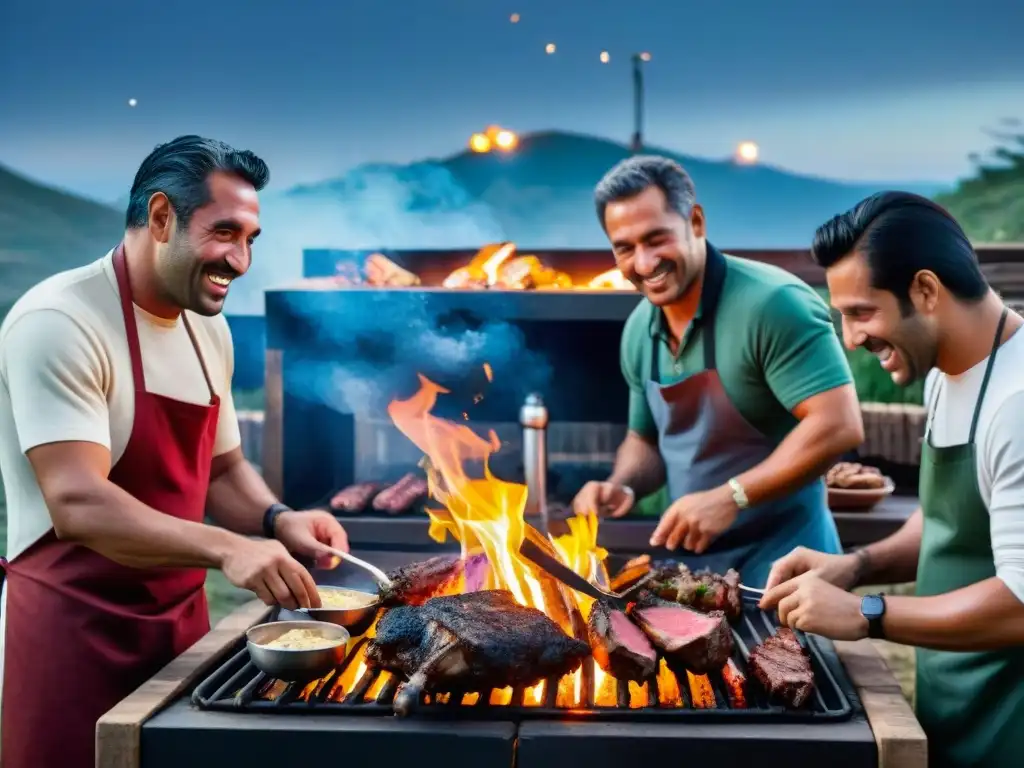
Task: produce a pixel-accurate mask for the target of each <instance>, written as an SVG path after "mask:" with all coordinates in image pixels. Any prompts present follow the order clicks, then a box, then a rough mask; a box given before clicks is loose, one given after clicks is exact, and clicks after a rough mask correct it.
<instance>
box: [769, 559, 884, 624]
mask: <svg viewBox="0 0 1024 768" xmlns="http://www.w3.org/2000/svg"><path fill="white" fill-rule="evenodd" d="M760 605H761V608H762V609H764V610H768V609H770V608H773V607H775V606H778V613H779V623H780V624H784V625H785V626H787V627H791V628H793V629H799V630H800V631H801V632H811V633H813V634H815V635H822V636H824V637H828V638H830V639H832V640H860V639H861V638H864V637H867V636H868V620H867V619H865V618H864V616H863V615H862V614H861V612H860V598H859V597H857V595H854V594H852V593H850V592H847V591H845V590H843V589H840V588H839V587H837V586H835V585H834V584H830V583H829V582H827V581H825V580H824V579H823V578H821V577H820V576H818V575H817V574H816V573H815V572H813V571H809V572H807V573H805V574H803V575H802V576H797V577H796V578H795V579H790V580H789V581H787V582H786V583H784V584H780V585H779V586H777V587H775V588H774V589H772V590H769V591H768V592H766V593H765V595H764V597H763V598H762V599H761V603H760Z"/></svg>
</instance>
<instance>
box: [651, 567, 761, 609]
mask: <svg viewBox="0 0 1024 768" xmlns="http://www.w3.org/2000/svg"><path fill="white" fill-rule="evenodd" d="M652 573H653V574H654V575H653V576H652V577H651V578H650V579H646V580H644V581H643V586H644V588H646V589H649V590H651V591H652V592H654V593H655V594H656V595H657V596H658V597H660V598H662V599H663V600H671V601H672V602H676V603H679V604H680V605H685V606H688V607H690V608H693V609H695V610H698V611H703V612H704V613H710V612H711V611H723V612H724V613H725V615H726V616H728V617H729V619H730V620H733V621H735V620H736V619H738V618H739V617H740V616H741V615H742V614H743V601H742V598H741V595H740V575H739V573H737V572H736V571H735V570H733V569H732V568H730V569H729V570H728V571H726V573H725V575H724V576H722V575H720V574H717V573H713V572H712V571H710V570H707V569H705V570H703V571H697V572H696V573H693V572H691V571H690V569H689V568H687V567H686V566H685V565H683V564H682V563H678V564H676V563H672V564H670V565H662V566H659V567H657V568H656V569H655V570H654V571H652Z"/></svg>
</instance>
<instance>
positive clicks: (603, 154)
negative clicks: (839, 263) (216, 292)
mask: <svg viewBox="0 0 1024 768" xmlns="http://www.w3.org/2000/svg"><path fill="white" fill-rule="evenodd" d="M648 152H650V153H652V154H663V155H668V156H670V157H673V158H674V159H676V160H678V161H679V162H680V163H681V164H682V165H683V167H685V168H686V169H687V170H688V171H689V172H690V174H691V175H692V176H693V179H694V183H695V184H696V186H697V197H698V199H699V200H700V202H701V203H702V204H703V205H704V208H705V210H706V212H707V214H708V220H709V225H710V227H711V234H712V237H713V238H714V239H715V240H716V241H717V242H718V243H719V244H721V245H722V246H725V247H797V246H804V245H806V244H807V243H808V242H809V240H810V237H811V234H812V233H813V231H814V228H815V227H816V226H818V225H819V224H821V223H822V222H824V221H825V220H826V219H828V218H829V217H831V216H832V215H834V214H835V213H838V212H839V211H842V210H845V209H847V208H849V207H850V206H852V205H853V204H854V203H856V202H857V201H858V200H860V199H862V198H863V197H866V196H867V195H869V194H871V193H873V192H876V191H878V190H879V189H881V188H883V186H886V185H880V184H846V183H841V182H835V181H830V180H827V179H820V178H813V177H809V176H801V175H797V174H793V173H789V172H787V171H783V170H779V169H777V168H773V167H770V166H765V165H755V166H744V165H738V164H735V163H732V162H730V161H715V160H704V159H700V158H695V157H689V156H686V155H681V154H679V153H676V152H671V151H669V150H665V149H661V148H656V147H651V148H649V149H648ZM629 154H630V152H629V150H628V149H627V148H626V147H625V146H624V145H622V144H617V143H614V142H611V141H607V140H604V139H599V138H595V137H590V136H581V135H576V134H568V133H562V132H543V133H536V134H532V135H529V136H524V137H523V138H522V141H521V144H520V146H519V148H518V149H517V150H516V151H515V152H514V153H511V154H507V155H505V154H501V153H491V154H485V155H480V154H476V153H473V152H470V151H468V150H467V151H465V152H461V153H459V154H456V155H453V156H451V157H448V158H445V159H440V160H428V161H422V162H417V163H412V164H410V165H405V166H397V165H386V164H368V165H363V166H359V167H357V168H355V169H353V170H352V171H350V172H348V173H346V174H345V175H344V176H342V177H340V178H338V179H332V180H328V181H325V182H322V183H320V184H315V185H308V186H303V187H299V188H296V189H294V190H292V191H291V192H290V193H289V195H288V196H289V197H291V198H292V199H302V200H306V201H312V200H313V199H316V200H320V201H323V200H325V199H334V200H336V201H337V202H340V203H343V204H346V205H350V204H353V203H355V204H356V205H357V206H358V207H361V208H365V207H366V206H367V205H373V206H374V207H379V209H381V210H384V209H387V210H388V215H390V216H394V215H396V214H402V213H405V214H408V215H409V217H410V222H409V224H410V225H414V223H415V221H414V220H415V219H420V218H421V217H422V215H423V214H424V213H426V212H428V211H436V212H445V213H448V214H453V213H457V212H460V211H461V212H464V213H472V214H473V216H474V219H475V220H477V221H479V222H480V225H481V227H482V228H484V229H492V228H494V227H495V226H496V227H498V228H500V229H501V230H502V234H503V236H504V237H507V238H508V239H511V240H516V241H517V242H520V243H522V244H523V245H524V246H530V247H533V246H536V247H543V246H566V245H576V246H595V245H602V244H603V234H602V232H601V230H600V227H599V226H598V223H597V221H596V218H595V215H594V209H593V201H592V195H593V189H594V185H595V184H596V183H597V182H598V180H599V179H600V178H601V176H602V175H603V174H604V173H605V171H607V170H608V169H609V168H610V167H611V166H613V165H614V164H615V163H617V162H618V161H620V160H622V159H623V158H625V157H628V156H629ZM385 179H386V180H387V181H388V183H389V184H390V185H391V186H392V187H394V188H396V189H400V190H401V192H402V194H401V195H400V196H396V195H391V194H383V195H382V194H379V193H380V190H381V189H382V183H383V181H384V180H385ZM902 186H903V188H906V189H910V190H912V191H916V192H921V193H923V194H927V195H931V194H934V193H935V192H937V191H939V189H940V188H939V186H938V185H922V184H906V185H902ZM481 204H483V205H482V206H481ZM482 209H483V210H482ZM403 234H404V233H403ZM357 239H360V240H363V239H364V238H362V237H360V238H357ZM402 239H403V240H405V238H404V237H402ZM432 239H434V238H432ZM345 244H346V245H347V243H345ZM475 244H476V243H471V242H453V243H451V245H464V246H471V245H475ZM359 245H360V246H362V245H367V243H365V242H361V243H360V244H359ZM373 245H378V246H388V245H396V244H395V243H388V242H379V243H373Z"/></svg>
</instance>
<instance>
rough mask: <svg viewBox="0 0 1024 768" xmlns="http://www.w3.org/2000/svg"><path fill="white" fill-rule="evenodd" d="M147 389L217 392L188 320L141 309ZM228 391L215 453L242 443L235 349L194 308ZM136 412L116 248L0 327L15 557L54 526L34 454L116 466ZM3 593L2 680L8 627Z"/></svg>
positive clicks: (205, 399)
mask: <svg viewBox="0 0 1024 768" xmlns="http://www.w3.org/2000/svg"><path fill="white" fill-rule="evenodd" d="M135 318H136V323H137V325H138V329H139V346H140V348H141V350H142V367H143V372H144V374H145V379H146V390H147V391H148V392H153V393H156V394H160V395H165V396H167V397H170V398H173V399H175V400H182V401H185V402H191V403H196V404H207V403H209V401H210V390H209V387H208V386H207V384H206V379H205V377H204V376H203V370H202V368H201V367H200V364H199V359H198V357H197V356H196V353H195V351H194V349H193V347H192V344H191V341H190V340H189V336H188V332H187V330H186V329H185V326H184V324H183V323H182V322H181V319H180V318H178V319H177V320H165V319H162V318H158V317H154V316H153V315H151V314H149V313H148V312H145V311H143V310H142V309H140V308H139V307H135ZM189 325H190V326H191V327H192V330H193V331H194V332H195V335H196V343H197V344H198V345H199V347H200V348H201V349H202V352H203V359H204V360H205V362H206V366H207V369H208V370H209V373H210V379H211V381H212V382H213V387H214V390H215V391H216V392H217V394H218V395H219V396H220V400H221V405H220V416H219V420H218V424H217V437H216V440H215V443H214V455H220V454H223V453H226V452H227V451H230V450H232V449H234V448H236V447H238V446H239V445H240V444H241V439H240V436H239V430H238V419H237V417H236V415H235V408H234V403H233V401H232V399H231V375H232V370H233V366H234V356H233V350H232V345H231V332H230V330H229V329H228V324H227V320H225V319H224V317H223V316H222V315H217V316H215V317H203V316H200V315H196V314H193V313H189ZM134 415H135V389H134V382H133V379H132V366H131V358H130V356H129V353H128V340H127V338H126V336H125V325H124V318H123V315H122V313H121V302H120V298H119V295H118V291H117V279H116V278H115V276H114V265H113V259H112V252H111V253H107V255H106V256H105V257H104V258H102V259H100V260H99V261H96V262H93V263H92V264H89V265H87V266H85V267H81V268H79V269H74V270H70V271H68V272H62V273H60V274H57V275H54V276H53V277H50V278H48V279H47V280H44V281H43V282H42V283H40V284H38V285H36V286H35V287H34V288H32V289H31V290H29V291H28V292H27V293H26V294H25V295H24V296H22V298H21V299H19V300H18V302H17V303H16V304H15V305H14V307H13V308H12V309H11V311H10V312H9V313H8V315H7V317H6V319H5V320H4V323H3V325H2V326H0V474H2V475H3V482H4V490H5V492H6V496H7V557H8V559H10V560H13V559H14V558H15V557H17V556H18V555H19V554H21V553H22V552H24V551H25V550H26V549H27V548H28V547H30V546H31V545H32V544H33V543H35V542H36V541H37V540H38V539H40V538H41V537H42V536H43V535H45V534H46V533H47V532H48V531H49V530H50V529H51V528H52V527H53V524H52V521H51V519H50V512H49V510H48V509H47V507H46V502H45V501H44V500H43V496H42V493H41V491H40V489H39V485H38V484H37V482H36V478H35V474H34V473H33V471H32V467H31V465H30V464H29V462H28V459H27V458H26V457H25V453H26V452H27V451H28V450H30V449H31V448H34V447H36V446H38V445H45V444H47V443H53V442H58V441H70V440H75V441H84V442H91V443H98V444H99V445H102V446H104V447H106V448H108V449H109V450H110V460H111V466H113V465H114V464H116V463H117V461H118V459H120V458H121V455H122V454H123V453H124V450H125V447H126V446H127V444H128V438H129V437H130V435H131V430H132V422H133V420H134ZM5 608H6V589H5V590H4V593H3V595H2V596H0V612H2V613H0V680H2V674H3V641H4V635H5V634H6V619H7V611H6V609H5Z"/></svg>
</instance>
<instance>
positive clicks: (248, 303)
mask: <svg viewBox="0 0 1024 768" xmlns="http://www.w3.org/2000/svg"><path fill="white" fill-rule="evenodd" d="M261 208H262V210H261V215H260V219H261V225H262V230H263V232H262V234H261V235H260V238H259V240H258V241H257V243H256V245H255V246H254V249H253V263H252V266H251V267H250V269H249V272H248V274H246V275H245V277H244V278H242V279H240V280H238V281H236V282H235V283H234V284H233V285H232V286H231V294H230V297H229V299H228V302H227V305H226V307H225V311H226V312H228V313H229V314H263V311H264V302H263V293H264V291H266V290H268V289H271V288H280V287H282V286H286V285H288V284H290V283H294V282H296V281H297V280H299V279H301V277H302V251H303V250H304V249H306V248H340V249H346V250H358V249H370V250H372V249H387V248H396V249H401V248H410V249H412V248H469V249H475V248H479V247H480V246H481V245H483V244H485V243H488V242H495V241H499V240H503V239H505V237H506V233H505V230H504V228H503V227H502V225H501V224H500V223H499V222H498V220H497V218H496V217H495V216H494V214H493V212H492V210H491V208H490V207H489V206H488V205H487V204H486V203H484V202H481V201H479V200H476V199H474V198H473V197H472V196H471V195H470V194H469V193H468V192H467V191H466V190H465V189H464V188H463V187H462V186H461V185H460V184H459V183H458V181H457V180H456V179H455V177H454V176H453V175H452V174H451V172H450V171H449V170H448V169H447V168H445V167H444V166H442V165H439V164H437V163H429V162H428V163H416V164H413V165H410V166H401V167H395V166H385V165H372V166H361V167H359V168H356V169H354V170H353V171H351V172H349V173H347V174H346V175H345V176H343V177H341V178H340V179H337V180H334V181H330V182H325V183H323V184H319V185H316V186H314V187H299V188H296V189H293V190H291V191H289V192H286V193H277V194H274V193H268V194H264V195H263V196H262V197H261Z"/></svg>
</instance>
